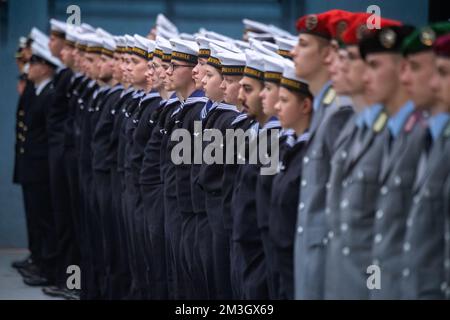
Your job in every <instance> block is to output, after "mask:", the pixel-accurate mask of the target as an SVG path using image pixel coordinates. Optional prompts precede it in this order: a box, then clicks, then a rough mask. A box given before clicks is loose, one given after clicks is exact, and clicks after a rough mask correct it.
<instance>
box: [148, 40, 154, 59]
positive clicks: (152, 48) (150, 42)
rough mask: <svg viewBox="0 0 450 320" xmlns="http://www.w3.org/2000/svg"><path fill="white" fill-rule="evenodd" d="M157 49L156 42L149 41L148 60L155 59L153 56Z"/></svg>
mask: <svg viewBox="0 0 450 320" xmlns="http://www.w3.org/2000/svg"><path fill="white" fill-rule="evenodd" d="M155 48H156V41H155V40H150V39H149V42H148V44H147V59H148V60H152V59H153V54H154V52H155Z"/></svg>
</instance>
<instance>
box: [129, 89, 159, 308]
mask: <svg viewBox="0 0 450 320" xmlns="http://www.w3.org/2000/svg"><path fill="white" fill-rule="evenodd" d="M152 102H154V105H153V106H152V107H149V104H150V103H152ZM158 105H159V94H158V93H155V92H151V93H149V94H147V95H144V96H142V97H141V98H140V101H139V103H138V105H137V107H136V109H135V111H134V113H133V115H132V116H131V117H130V119H131V120H129V123H128V124H129V131H128V133H127V139H128V141H127V145H126V149H125V153H126V158H125V172H126V176H127V177H128V178H127V183H126V188H127V189H128V190H133V193H134V197H135V200H134V201H133V203H132V204H131V206H130V211H129V215H130V216H129V218H130V224H131V226H132V227H131V228H132V230H133V233H132V234H131V236H132V237H131V241H132V242H133V247H134V250H135V254H136V263H137V268H138V271H137V273H136V274H137V275H138V277H139V278H138V279H137V281H138V283H139V284H140V292H141V297H142V298H143V299H146V298H148V294H149V291H150V290H151V286H150V283H149V282H148V276H147V272H148V271H147V270H148V265H149V260H148V259H149V258H150V257H148V256H147V252H146V243H145V221H144V211H143V210H142V206H141V203H142V198H141V194H140V186H139V172H140V168H141V164H142V156H143V148H144V147H145V143H146V142H147V139H148V137H147V136H145V133H144V137H142V136H141V134H143V132H142V127H143V128H144V129H146V128H147V122H146V121H145V119H143V118H142V117H143V116H144V115H145V117H148V114H147V112H149V111H153V110H154V109H155V107H157V106H158ZM141 120H142V122H141ZM141 123H142V124H143V126H141Z"/></svg>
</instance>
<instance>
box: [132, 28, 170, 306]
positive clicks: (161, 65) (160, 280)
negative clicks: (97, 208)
mask: <svg viewBox="0 0 450 320" xmlns="http://www.w3.org/2000/svg"><path fill="white" fill-rule="evenodd" d="M171 54H172V46H171V44H170V42H169V41H168V40H166V39H164V38H162V37H159V36H158V37H157V38H156V43H155V49H154V52H153V60H152V62H151V64H152V72H153V77H152V83H153V88H154V89H155V90H157V91H158V93H159V95H160V97H161V98H162V100H161V101H160V104H159V107H158V108H157V109H156V110H154V112H152V113H151V116H150V118H149V119H148V121H147V123H146V124H145V125H147V126H148V129H147V130H148V134H149V136H148V141H147V143H146V145H145V148H144V150H143V153H144V154H143V159H142V166H141V170H140V178H139V185H140V192H141V197H142V210H143V211H144V215H145V227H146V229H147V236H148V241H147V254H148V255H149V260H150V265H149V270H148V272H147V274H148V281H149V283H150V284H151V287H152V290H151V292H150V295H151V298H152V299H157V300H160V299H167V298H168V297H169V296H168V294H169V292H168V290H169V288H170V289H171V290H172V289H173V281H172V273H171V272H172V270H171V269H169V266H170V264H167V259H166V238H165V230H164V201H163V182H162V179H161V171H160V150H161V143H162V137H163V130H162V128H161V127H160V125H159V122H160V119H161V118H164V117H165V116H166V114H167V112H169V111H170V110H171V107H170V105H172V104H173V103H174V102H176V101H177V97H176V96H175V95H174V94H172V93H171V92H170V91H168V90H167V89H166V84H165V83H164V79H166V74H165V71H166V69H167V68H169V64H170V60H171ZM166 105H167V106H168V107H167V108H166ZM141 123H142V121H141ZM142 125H144V124H143V123H142ZM171 293H172V294H173V293H174V292H173V291H172V292H171Z"/></svg>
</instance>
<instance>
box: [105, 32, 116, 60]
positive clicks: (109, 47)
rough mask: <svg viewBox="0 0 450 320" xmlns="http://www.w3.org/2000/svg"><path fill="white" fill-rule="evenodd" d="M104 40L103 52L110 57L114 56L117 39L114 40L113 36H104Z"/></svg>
mask: <svg viewBox="0 0 450 320" xmlns="http://www.w3.org/2000/svg"><path fill="white" fill-rule="evenodd" d="M102 40H103V41H102V43H103V50H102V53H103V54H105V55H107V56H109V57H113V56H114V51H116V48H117V45H116V41H115V40H114V38H113V37H104V38H103V39H102Z"/></svg>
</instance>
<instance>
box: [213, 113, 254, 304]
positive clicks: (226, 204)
mask: <svg viewBox="0 0 450 320" xmlns="http://www.w3.org/2000/svg"><path fill="white" fill-rule="evenodd" d="M254 121H255V120H254V119H252V118H248V117H246V115H245V114H240V115H238V116H237V117H236V119H235V120H233V122H232V123H231V125H230V128H231V129H234V130H236V129H242V130H243V131H245V130H247V129H248V128H249V127H250V126H251V125H252V124H253V122H254ZM239 147H240V145H236V146H235V148H234V150H230V149H231V147H230V146H229V147H228V151H227V152H233V163H232V164H225V165H224V168H223V171H224V172H223V178H222V199H221V207H222V217H223V223H224V229H225V231H226V233H227V236H228V239H229V242H230V244H229V248H230V251H229V252H230V253H229V255H230V258H229V259H230V281H231V291H232V297H233V299H236V300H238V299H242V298H243V289H242V288H243V279H242V274H241V273H240V270H242V268H243V261H242V255H241V254H240V252H239V246H238V244H237V243H236V242H235V241H233V239H232V231H233V211H232V206H231V204H232V202H231V200H232V196H233V191H234V188H235V184H236V183H237V182H236V176H237V173H238V169H239V167H240V165H238V164H237V156H238V152H237V151H238V150H239Z"/></svg>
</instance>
